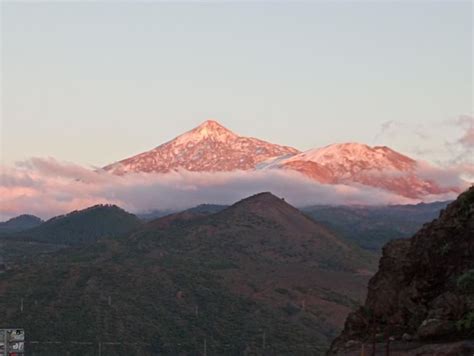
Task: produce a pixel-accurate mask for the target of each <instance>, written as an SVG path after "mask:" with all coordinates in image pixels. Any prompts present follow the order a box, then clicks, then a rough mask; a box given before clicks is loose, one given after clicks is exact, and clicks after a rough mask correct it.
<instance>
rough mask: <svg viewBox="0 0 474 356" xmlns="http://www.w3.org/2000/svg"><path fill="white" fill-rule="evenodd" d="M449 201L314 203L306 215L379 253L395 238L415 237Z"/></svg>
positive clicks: (305, 211) (363, 246) (307, 209)
mask: <svg viewBox="0 0 474 356" xmlns="http://www.w3.org/2000/svg"><path fill="white" fill-rule="evenodd" d="M448 203H449V202H436V203H429V204H424V203H421V204H416V205H387V206H327V205H326V206H324V205H320V206H311V207H306V208H303V209H302V211H303V212H304V213H305V214H308V215H309V216H311V217H312V218H313V219H314V220H315V221H317V222H319V223H321V224H323V225H325V226H327V227H329V228H330V229H332V230H333V231H335V232H337V233H338V234H339V235H340V236H341V237H344V238H345V239H347V240H349V241H352V242H354V243H356V244H357V245H358V246H360V247H362V248H364V249H367V250H370V251H374V252H378V251H381V249H382V247H383V246H384V245H385V244H386V243H387V242H389V241H390V240H393V239H399V238H407V237H410V236H413V234H415V233H416V232H417V231H418V230H419V229H420V228H421V227H422V226H423V224H425V223H427V222H430V221H432V220H433V219H435V218H437V217H438V215H439V213H440V211H441V210H442V209H444V208H445V207H446V205H448Z"/></svg>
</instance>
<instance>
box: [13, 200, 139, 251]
mask: <svg viewBox="0 0 474 356" xmlns="http://www.w3.org/2000/svg"><path fill="white" fill-rule="evenodd" d="M140 225H141V222H140V220H139V219H138V218H137V217H136V216H135V215H133V214H130V213H127V212H126V211H125V210H122V209H121V208H119V207H117V206H115V205H96V206H93V207H90V208H87V209H84V210H79V211H74V212H72V213H69V214H67V215H61V216H57V217H54V218H52V219H50V220H48V221H46V222H44V223H43V224H41V225H39V226H37V227H35V228H32V229H30V230H27V231H23V232H21V233H19V234H17V235H16V236H14V237H15V238H17V239H23V240H24V239H26V240H32V241H38V242H46V243H51V244H62V245H81V244H85V243H91V242H95V241H96V240H98V239H99V238H102V237H111V236H115V235H122V234H126V233H128V232H131V231H132V230H134V229H136V228H138V227H139V226H140Z"/></svg>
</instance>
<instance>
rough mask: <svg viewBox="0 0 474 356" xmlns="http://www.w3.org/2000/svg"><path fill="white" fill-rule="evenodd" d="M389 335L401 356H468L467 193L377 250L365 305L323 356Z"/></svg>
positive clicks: (471, 243)
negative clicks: (408, 235)
mask: <svg viewBox="0 0 474 356" xmlns="http://www.w3.org/2000/svg"><path fill="white" fill-rule="evenodd" d="M389 337H393V338H394V339H395V340H398V341H397V342H396V343H394V345H393V347H394V348H395V349H398V350H402V349H403V350H404V353H403V354H404V355H419V354H423V355H424V354H426V355H428V354H430V355H435V354H438V353H437V352H441V351H443V350H444V351H443V352H444V353H439V355H441V354H442V355H472V353H473V352H474V342H473V340H474V187H472V188H470V189H469V190H468V191H466V192H465V193H463V194H461V195H460V196H459V198H458V199H457V200H456V201H455V202H453V203H451V204H450V205H449V206H448V207H447V209H446V210H445V211H443V213H442V214H441V216H440V217H439V219H437V220H435V221H433V222H432V223H431V224H428V225H426V226H424V227H423V228H422V229H421V230H420V231H419V232H418V233H417V234H415V235H414V236H413V237H412V238H411V239H409V240H395V241H392V242H390V243H388V244H387V245H386V246H385V247H384V251H383V257H382V259H381V261H380V267H379V271H378V272H377V274H376V275H375V276H374V277H373V278H372V279H371V281H370V283H369V292H368V296H367V300H366V303H365V306H364V307H362V308H360V309H359V310H358V311H356V312H355V313H352V314H351V315H350V316H349V317H348V319H347V321H346V325H345V328H344V331H343V332H342V334H341V335H340V336H339V337H338V338H337V339H336V341H335V342H334V344H333V346H332V350H331V353H332V354H340V355H352V354H354V355H358V354H360V349H361V345H362V344H363V343H366V344H372V343H374V342H376V341H378V342H382V341H384V340H385V341H386V340H387V339H388V338H389ZM463 340H464V341H463ZM468 340H471V341H468ZM380 348H381V349H382V348H383V349H385V348H386V345H380ZM351 352H352V353H351ZM423 352H424V353H423ZM381 354H382V353H381Z"/></svg>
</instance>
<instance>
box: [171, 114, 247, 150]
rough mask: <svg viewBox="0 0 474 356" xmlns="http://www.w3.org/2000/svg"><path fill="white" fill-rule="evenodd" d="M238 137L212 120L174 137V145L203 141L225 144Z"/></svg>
mask: <svg viewBox="0 0 474 356" xmlns="http://www.w3.org/2000/svg"><path fill="white" fill-rule="evenodd" d="M237 137H238V135H236V134H235V133H233V132H232V131H230V130H229V129H227V128H225V127H224V126H222V125H221V124H220V123H218V122H217V121H214V120H206V121H204V122H203V123H202V124H200V125H199V126H197V127H195V128H194V129H192V130H190V131H188V132H186V133H184V134H182V135H181V136H178V137H176V139H175V140H176V144H187V143H189V142H192V143H194V142H198V141H202V140H205V139H210V140H213V141H220V142H225V141H229V140H234V139H236V138H237Z"/></svg>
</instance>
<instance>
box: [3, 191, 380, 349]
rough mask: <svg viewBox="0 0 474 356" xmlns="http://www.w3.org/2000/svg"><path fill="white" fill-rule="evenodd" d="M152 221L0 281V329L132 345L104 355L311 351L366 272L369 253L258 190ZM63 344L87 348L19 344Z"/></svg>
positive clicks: (328, 333)
mask: <svg viewBox="0 0 474 356" xmlns="http://www.w3.org/2000/svg"><path fill="white" fill-rule="evenodd" d="M158 221H159V219H158V220H156V221H153V222H150V223H149V224H146V225H144V226H143V227H142V228H141V229H139V230H137V231H134V232H132V233H131V234H130V235H129V236H128V237H123V238H120V239H102V240H100V241H97V242H96V243H94V244H91V245H87V246H84V247H80V248H74V249H66V250H62V251H61V253H60V254H56V255H53V256H51V257H50V258H49V259H47V260H44V261H42V262H41V263H39V262H34V261H33V262H31V264H30V265H27V266H25V267H24V268H23V269H22V270H15V271H11V272H8V273H4V274H2V275H0V303H1V304H2V311H3V315H2V321H3V322H4V323H5V324H7V325H13V324H15V325H22V326H23V327H24V328H25V330H26V332H27V333H28V335H30V338H31V339H33V340H61V341H69V340H77V341H81V342H93V343H95V342H98V341H99V340H101V341H102V342H103V343H104V344H103V345H105V343H106V342H121V341H122V340H126V342H127V343H130V345H132V346H128V347H127V346H126V345H125V346H123V345H122V346H120V345H118V346H114V345H110V344H108V345H106V346H104V347H107V352H108V353H109V354H114V355H122V354H123V355H125V354H130V353H132V354H140V355H152V354H157V353H159V354H167V355H170V354H173V355H177V354H200V353H202V352H203V347H204V346H203V345H204V344H205V345H206V346H205V347H206V350H207V353H208V354H215V355H224V354H225V355H229V354H241V353H243V352H245V353H247V354H263V353H269V354H303V353H305V352H308V353H311V354H321V353H322V352H324V351H325V350H326V349H327V347H328V346H329V340H330V339H331V338H333V337H334V336H335V335H336V333H337V332H338V331H339V330H340V328H341V327H342V322H343V320H344V318H345V316H346V315H347V313H348V312H349V311H351V310H352V309H353V308H354V307H355V306H357V305H358V303H359V300H361V298H363V296H364V290H365V288H366V283H367V281H368V278H369V276H370V273H371V272H370V271H371V270H373V268H374V258H373V256H372V255H371V254H368V253H366V252H364V251H362V250H360V249H358V248H357V247H356V246H354V245H352V244H350V243H348V242H346V241H344V240H343V239H340V238H339V237H338V236H337V235H336V234H334V233H333V232H331V231H330V230H328V229H327V228H325V227H323V226H321V225H319V224H318V223H316V222H314V221H313V220H311V219H310V218H309V217H307V216H306V215H304V214H303V213H301V212H300V211H299V210H297V209H296V208H294V207H292V206H290V205H288V204H287V203H286V202H285V201H284V200H282V199H280V198H277V197H275V196H273V195H271V194H269V193H262V194H258V195H255V196H252V197H249V198H247V199H244V200H242V201H240V202H238V203H236V204H234V205H232V206H230V207H227V208H225V209H224V210H221V211H219V212H217V213H215V214H211V215H206V216H198V217H196V218H193V219H188V220H186V219H184V220H181V221H180V222H179V223H176V224H169V225H168V226H167V227H166V226H164V225H163V224H159V225H160V226H158V227H156V226H154V225H155V224H156V223H157V222H158ZM33 281H34V282H33ZM19 298H23V305H24V308H25V309H24V310H25V312H23V313H22V312H21V310H20V308H19V304H18V300H19ZM26 311H27V312H26ZM64 345H68V351H69V352H71V355H76V354H77V355H83V354H85V353H87V350H86V348H87V347H90V346H87V345H85V346H81V345H79V344H74V345H71V344H65V343H63V344H62V345H59V344H55V345H49V346H48V345H44V348H45V349H43V353H41V352H40V351H41V350H40V349H39V348H40V346H41V345H31V346H30V347H31V348H32V349H31V351H32V352H35V354H37V355H41V354H43V355H46V354H48V355H49V354H51V350H52V349H51V347H54V350H55V351H56V352H60V351H61V350H62V351H64V347H65V346H64ZM48 347H50V348H49V349H48ZM33 348H34V349H33ZM104 352H105V349H104Z"/></svg>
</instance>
